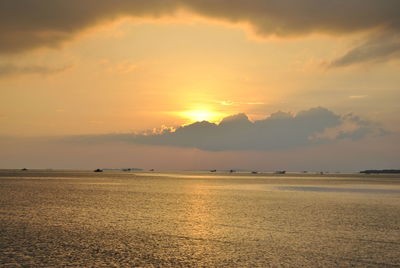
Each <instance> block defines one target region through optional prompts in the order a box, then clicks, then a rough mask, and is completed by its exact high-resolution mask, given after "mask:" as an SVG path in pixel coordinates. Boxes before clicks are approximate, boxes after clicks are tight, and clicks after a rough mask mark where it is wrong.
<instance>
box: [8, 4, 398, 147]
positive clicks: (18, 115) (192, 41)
mask: <svg viewBox="0 0 400 268" xmlns="http://www.w3.org/2000/svg"><path fill="white" fill-rule="evenodd" d="M111 2H112V1H110V2H108V1H97V2H96V1H95V2H93V1H87V2H85V3H84V4H79V3H81V2H79V1H66V2H62V1H42V2H41V3H35V1H25V2H24V3H25V5H17V4H15V2H12V1H8V2H7V1H6V2H4V3H3V4H2V5H3V8H2V9H1V10H2V11H0V15H1V16H0V17H1V19H0V23H1V25H2V26H0V35H1V39H2V41H1V42H2V43H3V44H2V45H0V125H1V128H0V136H28V137H29V136H39V137H44V136H68V135H86V134H91V135H92V134H99V135H100V134H116V133H142V132H143V131H149V130H153V129H162V128H167V127H173V128H177V127H179V126H186V125H189V124H191V123H194V122H196V121H203V120H206V121H209V122H214V123H218V122H220V121H221V120H222V119H223V118H224V117H227V116H229V115H234V114H238V113H244V114H246V115H247V116H248V118H249V119H250V120H251V121H256V120H264V119H265V118H268V117H269V116H270V115H271V114H274V113H276V112H277V111H283V112H289V113H291V114H292V115H293V116H295V115H296V114H297V113H299V112H301V111H307V110H309V109H311V108H314V107H324V109H327V110H329V111H332V112H333V113H335V114H336V115H340V116H345V115H349V114H352V115H354V116H357V117H359V118H361V119H362V120H365V121H366V122H370V125H372V124H374V126H376V127H378V126H379V128H381V129H382V130H384V131H385V132H387V133H389V132H390V133H398V131H400V127H399V119H398V114H399V112H400V108H399V107H400V106H399V105H398V101H399V100H400V93H399V88H398V87H399V85H400V75H399V73H400V61H399V55H400V34H399V29H398V28H399V25H400V22H399V18H398V15H397V13H396V12H393V9H396V8H397V10H398V8H399V4H398V2H397V1H386V2H385V3H382V2H379V1H372V0H368V1H366V2H365V3H364V5H363V7H362V8H361V9H360V8H357V3H358V1H355V0H351V1H348V3H346V4H338V3H336V4H335V3H330V4H329V3H328V1H319V2H315V1H298V2H296V3H293V2H292V1H286V0H285V1H273V0H268V1H261V0H255V1H239V0H235V1H232V2H230V1H222V0H218V1H187V2H183V1H165V2H163V1H124V0H119V1H115V3H114V4H113V5H112V6H110V3H111ZM314 2H315V3H314ZM308 5H311V6H312V7H313V8H314V10H312V11H310V6H308ZM328 6H329V7H328ZM327 9H329V10H327ZM371 10H372V11H371ZM328 11H329V12H328ZM356 11H357V12H358V13H361V14H358V13H357V12H356ZM310 12H314V13H310ZM351 12H353V13H351ZM367 13H368V14H369V16H370V18H369V19H368V18H365V14H367ZM350 14H353V15H352V17H351V19H350V18H348V17H346V16H350ZM362 15H363V16H362ZM361 125H362V124H361ZM361 125H360V126H361ZM158 131H162V130H158ZM396 146H398V145H397V144H396ZM200 149H201V148H200Z"/></svg>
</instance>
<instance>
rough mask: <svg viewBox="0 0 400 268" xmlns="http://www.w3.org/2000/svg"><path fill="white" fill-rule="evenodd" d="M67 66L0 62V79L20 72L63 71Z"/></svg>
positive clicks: (49, 72)
mask: <svg viewBox="0 0 400 268" xmlns="http://www.w3.org/2000/svg"><path fill="white" fill-rule="evenodd" d="M68 68H69V66H45V65H23V66H20V65H14V64H1V63H0V79H1V78H2V77H7V76H14V75H22V74H41V75H47V74H53V73H59V72H63V71H65V70H66V69H68Z"/></svg>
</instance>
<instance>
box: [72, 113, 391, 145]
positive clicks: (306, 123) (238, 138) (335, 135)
mask: <svg viewBox="0 0 400 268" xmlns="http://www.w3.org/2000/svg"><path fill="white" fill-rule="evenodd" d="M384 134H385V132H384V131H383V130H381V129H379V128H378V127H376V126H375V125H374V124H373V123H371V122H369V121H366V120H362V119H360V118H359V117H357V116H354V115H352V114H349V115H345V116H340V115H337V114H335V113H333V112H331V111H329V110H328V109H325V108H322V107H317V108H312V109H309V110H306V111H301V112H299V113H297V114H296V115H293V114H290V113H285V112H276V113H274V114H272V115H271V116H270V117H268V118H266V119H264V120H258V121H255V122H252V121H250V120H249V119H248V117H247V116H246V115H245V114H237V115H233V116H229V117H226V118H224V119H223V120H222V121H221V122H220V123H219V124H214V123H210V122H207V121H202V122H196V123H193V124H190V125H187V126H182V127H179V128H177V129H175V131H173V130H171V129H164V130H163V131H161V132H160V133H155V134H151V133H150V134H148V133H144V134H135V135H133V134H108V135H94V136H75V137H72V138H71V137H69V138H67V140H68V141H73V142H80V143H108V142H124V143H134V144H142V145H157V146H174V147H192V148H198V149H201V150H205V151H231V150H285V149H293V148H298V147H305V146H312V145H318V144H324V143H330V142H332V141H335V140H340V139H352V140H359V139H362V138H364V137H366V136H367V135H384Z"/></svg>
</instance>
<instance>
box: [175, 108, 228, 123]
mask: <svg viewBox="0 0 400 268" xmlns="http://www.w3.org/2000/svg"><path fill="white" fill-rule="evenodd" d="M181 116H182V117H185V118H187V119H189V120H190V122H201V121H208V122H216V121H219V120H220V119H221V117H222V115H221V113H218V112H215V111H212V110H206V109H199V110H189V111H183V112H182V113H181Z"/></svg>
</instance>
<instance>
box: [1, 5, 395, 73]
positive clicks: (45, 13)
mask: <svg viewBox="0 0 400 268" xmlns="http://www.w3.org/2000/svg"><path fill="white" fill-rule="evenodd" d="M178 9H187V10H190V11H192V12H195V13H197V14H200V15H202V16H206V17H211V18H218V19H222V20H225V21H229V22H245V23H249V24H250V25H251V26H252V27H253V28H254V31H255V32H256V33H257V34H259V35H266V36H267V35H278V36H282V37H285V36H293V35H294V36H298V35H305V34H309V33H313V32H323V33H328V34H345V33H353V32H357V31H365V30H372V29H375V30H377V31H380V32H392V33H398V32H399V31H400V16H399V15H398V11H399V10H400V1H398V0H384V1H382V0H347V1H332V0H296V1H294V0H250V1H249V0H186V1H183V0H113V1H109V0H85V1H81V0H69V1H65V0H41V1H36V0H20V1H16V0H1V1H0V38H1V40H0V53H12V52H21V51H25V50H29V49H32V48H37V47H57V46H59V45H60V44H61V43H62V42H63V41H65V40H69V39H71V38H73V37H74V36H75V34H77V33H78V32H80V31H81V30H83V29H86V28H88V27H90V26H93V25H96V24H99V23H102V22H104V21H108V20H113V19H115V18H118V17H120V16H124V15H125V16H133V17H138V16H151V17H158V16H162V15H166V14H172V13H174V12H175V11H176V10H178ZM397 45H398V43H397ZM349 53H350V54H354V53H356V54H357V53H358V52H356V51H355V52H352V51H350V52H349ZM386 55H387V53H386V54H385V53H383V56H386ZM350 56H351V55H350ZM376 56H377V57H378V56H379V53H377V54H376ZM346 58H347V56H345V58H344V59H343V60H341V59H338V61H337V63H334V64H333V66H342V65H346V64H347V63H349V64H350V63H351V60H348V59H346ZM359 59H360V60H361V58H360V57H359Z"/></svg>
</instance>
